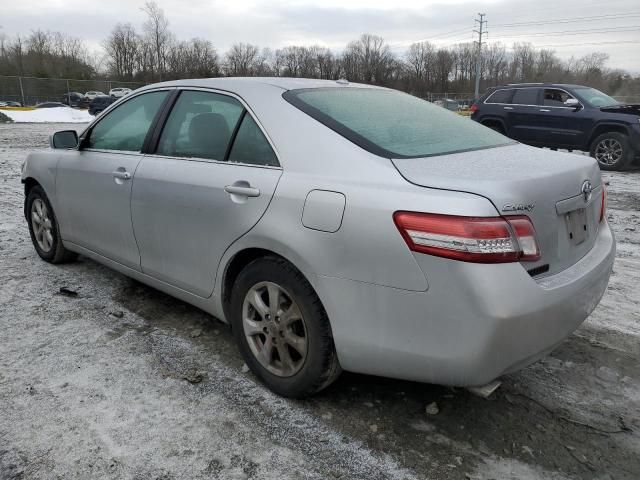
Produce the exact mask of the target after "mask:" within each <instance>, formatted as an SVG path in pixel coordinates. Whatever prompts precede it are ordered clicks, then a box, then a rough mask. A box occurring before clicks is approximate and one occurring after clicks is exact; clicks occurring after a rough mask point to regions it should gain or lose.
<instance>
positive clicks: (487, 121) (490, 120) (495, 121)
mask: <svg viewBox="0 0 640 480" xmlns="http://www.w3.org/2000/svg"><path fill="white" fill-rule="evenodd" d="M480 124H482V125H484V126H485V127H489V125H499V126H500V128H502V132H503V134H504V135H506V134H507V133H508V132H507V127H506V125H505V123H504V120H503V119H501V118H499V117H483V118H482V119H481V120H480Z"/></svg>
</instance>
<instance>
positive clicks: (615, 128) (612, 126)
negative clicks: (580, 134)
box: [587, 123, 629, 149]
mask: <svg viewBox="0 0 640 480" xmlns="http://www.w3.org/2000/svg"><path fill="white" fill-rule="evenodd" d="M609 132H616V133H622V134H624V135H627V136H628V135H629V130H628V129H627V127H626V126H625V125H623V124H620V123H599V124H598V125H596V126H595V127H594V129H593V130H592V131H591V135H589V142H588V143H587V148H589V149H590V148H591V145H592V144H593V142H594V140H595V139H596V138H598V137H599V136H600V135H602V134H603V133H609Z"/></svg>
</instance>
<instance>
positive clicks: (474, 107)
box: [469, 103, 478, 113]
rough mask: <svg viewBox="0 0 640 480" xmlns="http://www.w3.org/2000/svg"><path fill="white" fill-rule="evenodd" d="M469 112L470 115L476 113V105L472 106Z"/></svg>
mask: <svg viewBox="0 0 640 480" xmlns="http://www.w3.org/2000/svg"><path fill="white" fill-rule="evenodd" d="M469 110H471V113H476V111H477V110H478V104H477V103H474V104H472V105H471V108H470V109H469Z"/></svg>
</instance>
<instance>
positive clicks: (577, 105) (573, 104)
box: [564, 98, 581, 110]
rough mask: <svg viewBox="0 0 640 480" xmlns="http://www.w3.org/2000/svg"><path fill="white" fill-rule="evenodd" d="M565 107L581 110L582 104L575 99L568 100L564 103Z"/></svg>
mask: <svg viewBox="0 0 640 480" xmlns="http://www.w3.org/2000/svg"><path fill="white" fill-rule="evenodd" d="M564 106H565V107H569V108H575V109H576V110H577V109H579V108H580V106H581V105H580V102H579V101H578V100H577V99H575V98H567V99H566V100H565V102H564Z"/></svg>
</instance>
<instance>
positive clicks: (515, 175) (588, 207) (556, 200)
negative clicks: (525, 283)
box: [392, 144, 602, 277]
mask: <svg viewBox="0 0 640 480" xmlns="http://www.w3.org/2000/svg"><path fill="white" fill-rule="evenodd" d="M392 162H393V164H394V165H395V167H396V168H397V169H398V171H399V172H400V174H401V175H402V176H403V177H404V178H405V179H406V180H407V181H409V182H411V183H413V184H415V185H419V186H423V187H429V188H438V189H443V190H454V191H463V192H468V193H474V194H477V195H481V196H483V197H485V198H487V199H488V200H490V201H491V202H492V203H493V205H494V206H495V207H496V210H497V212H498V213H499V214H500V215H503V216H509V215H527V216H528V217H529V218H530V219H531V221H532V222H533V226H534V228H535V230H536V239H537V242H538V246H539V248H540V251H541V258H540V260H539V261H537V262H523V263H522V264H523V266H524V267H525V268H526V269H527V270H528V271H530V273H531V274H532V275H534V274H535V275H536V276H540V277H542V276H546V275H551V274H553V273H557V272H559V271H562V270H564V269H565V268H567V267H569V266H571V265H573V264H574V263H575V262H577V261H578V260H580V259H581V258H582V257H583V256H584V255H585V254H586V253H587V252H588V251H589V250H590V249H591V248H592V247H593V245H594V243H595V237H596V234H597V231H598V228H599V217H600V205H601V192H602V190H601V188H602V186H601V184H600V182H601V180H600V169H599V168H598V165H597V163H596V162H595V161H594V160H593V159H592V158H590V157H587V156H582V155H575V154H569V153H559V152H552V151H549V150H542V149H538V148H533V147H528V146H525V145H521V144H514V145H508V146H504V147H498V148H488V149H484V150H475V151H470V152H462V153H455V154H450V155H439V156H433V157H425V158H409V159H393V160H392ZM586 181H588V182H590V185H591V188H592V192H591V195H585V194H584V193H583V191H582V189H583V185H584V184H585V182H586ZM425 211H426V212H428V206H425ZM546 266H548V270H547V267H546ZM534 269H535V270H534Z"/></svg>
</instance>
